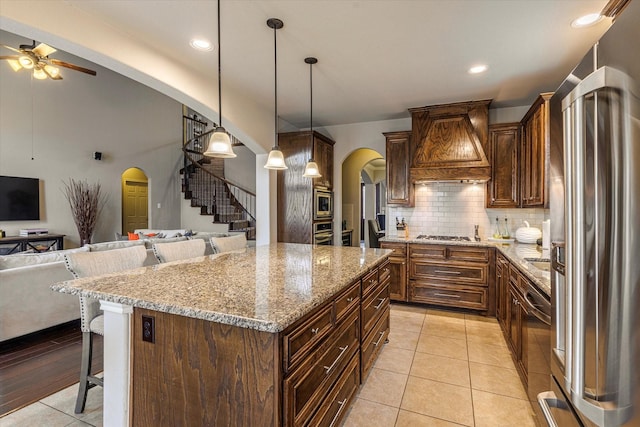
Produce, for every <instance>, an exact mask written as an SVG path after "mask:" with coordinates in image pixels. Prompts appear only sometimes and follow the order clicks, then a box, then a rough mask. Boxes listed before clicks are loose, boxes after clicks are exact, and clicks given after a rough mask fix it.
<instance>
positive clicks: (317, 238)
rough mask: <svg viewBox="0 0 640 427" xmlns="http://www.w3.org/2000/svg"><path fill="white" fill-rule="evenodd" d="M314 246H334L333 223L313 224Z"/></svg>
mask: <svg viewBox="0 0 640 427" xmlns="http://www.w3.org/2000/svg"><path fill="white" fill-rule="evenodd" d="M313 244H314V245H329V246H331V245H333V221H327V222H316V223H314V224H313Z"/></svg>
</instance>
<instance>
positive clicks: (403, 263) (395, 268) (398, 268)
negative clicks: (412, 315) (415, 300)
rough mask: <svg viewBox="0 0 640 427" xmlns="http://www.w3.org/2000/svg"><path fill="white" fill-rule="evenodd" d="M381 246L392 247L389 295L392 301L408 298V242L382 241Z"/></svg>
mask: <svg viewBox="0 0 640 427" xmlns="http://www.w3.org/2000/svg"><path fill="white" fill-rule="evenodd" d="M380 248H382V249H391V250H392V251H393V253H392V254H391V255H390V256H389V267H388V268H389V273H390V276H391V277H390V281H389V297H390V298H391V300H392V301H406V300H407V244H406V243H396V242H380Z"/></svg>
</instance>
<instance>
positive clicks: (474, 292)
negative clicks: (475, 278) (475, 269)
mask: <svg viewBox="0 0 640 427" xmlns="http://www.w3.org/2000/svg"><path fill="white" fill-rule="evenodd" d="M409 301H413V302H423V303H427V304H438V305H446V306H450V307H458V308H471V309H474V310H487V309H488V308H489V304H488V289H487V288H483V287H473V286H472V287H466V286H456V285H450V284H444V283H429V282H418V281H414V280H411V281H410V282H409Z"/></svg>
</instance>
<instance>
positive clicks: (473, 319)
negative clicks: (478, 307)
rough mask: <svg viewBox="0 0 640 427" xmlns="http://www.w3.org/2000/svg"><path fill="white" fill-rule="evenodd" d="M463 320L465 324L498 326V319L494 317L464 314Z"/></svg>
mask: <svg viewBox="0 0 640 427" xmlns="http://www.w3.org/2000/svg"><path fill="white" fill-rule="evenodd" d="M464 320H466V321H467V322H482V323H495V324H496V325H498V319H496V318H495V317H494V316H483V315H481V314H472V313H465V315H464Z"/></svg>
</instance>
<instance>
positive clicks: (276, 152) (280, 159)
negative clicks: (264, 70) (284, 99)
mask: <svg viewBox="0 0 640 427" xmlns="http://www.w3.org/2000/svg"><path fill="white" fill-rule="evenodd" d="M267 26H268V27H269V28H272V29H273V64H274V67H273V68H274V73H273V74H274V104H275V106H274V114H275V116H274V128H275V135H274V144H273V148H272V149H271V151H270V152H269V157H268V158H267V163H266V164H265V165H264V167H265V169H274V170H283V169H288V168H287V165H286V163H285V162H284V155H283V154H282V151H280V147H279V146H278V44H277V40H276V32H277V30H279V29H280V28H282V27H284V23H283V22H282V21H281V20H279V19H277V18H270V19H267Z"/></svg>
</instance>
